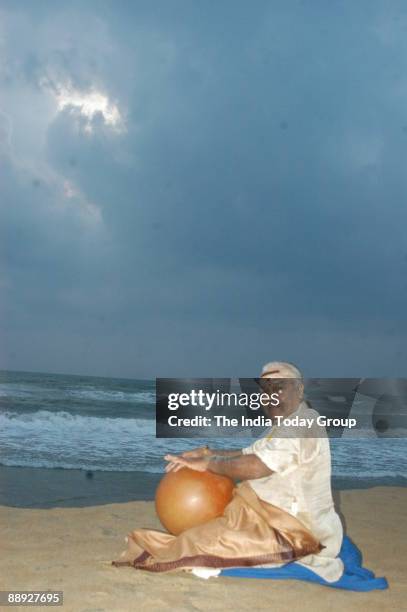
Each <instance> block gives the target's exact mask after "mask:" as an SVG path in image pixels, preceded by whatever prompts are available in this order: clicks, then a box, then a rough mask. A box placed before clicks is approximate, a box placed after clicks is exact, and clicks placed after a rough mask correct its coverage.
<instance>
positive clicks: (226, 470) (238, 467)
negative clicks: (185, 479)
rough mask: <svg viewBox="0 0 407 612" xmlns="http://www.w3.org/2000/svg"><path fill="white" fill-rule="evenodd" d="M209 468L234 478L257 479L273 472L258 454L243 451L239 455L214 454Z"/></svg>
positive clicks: (215, 472)
mask: <svg viewBox="0 0 407 612" xmlns="http://www.w3.org/2000/svg"><path fill="white" fill-rule="evenodd" d="M207 469H208V470H209V471H210V472H213V473H214V474H221V475H223V476H229V478H233V480H255V479H256V478H263V477H264V476H270V475H271V474H272V473H273V471H272V470H270V469H269V468H268V467H267V465H266V464H265V463H263V461H262V460H261V459H259V458H258V457H257V455H252V454H251V455H243V454H242V453H241V452H240V455H239V456H236V455H235V456H225V455H218V454H216V455H212V456H211V457H210V458H209V462H208V467H207Z"/></svg>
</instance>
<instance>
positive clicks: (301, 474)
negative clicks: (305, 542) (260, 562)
mask: <svg viewBox="0 0 407 612" xmlns="http://www.w3.org/2000/svg"><path fill="white" fill-rule="evenodd" d="M287 416H288V418H290V419H292V418H293V417H296V416H298V417H299V418H308V419H312V420H313V425H312V427H311V428H310V429H306V428H304V427H301V428H300V431H299V430H298V429H297V428H295V427H292V426H290V427H286V426H284V425H281V426H279V427H277V426H274V427H273V428H272V429H271V430H268V431H267V432H266V434H265V435H264V436H263V437H262V438H260V439H259V440H256V442H254V444H252V445H251V446H248V447H247V448H244V449H242V452H243V454H254V455H256V456H257V457H259V459H261V461H262V462H263V463H264V464H265V465H266V466H267V467H268V468H270V470H272V471H273V473H272V474H271V475H270V476H265V477H263V478H257V479H256V480H249V481H248V482H249V484H250V485H251V487H252V488H253V490H254V491H255V493H256V494H257V495H258V497H259V498H260V499H262V500H264V501H266V502H268V503H270V504H273V505H274V506H278V507H279V508H281V509H282V510H285V511H286V512H288V513H289V514H291V515H293V516H295V517H296V518H297V519H298V520H299V521H301V522H302V523H303V525H305V527H307V528H308V529H309V530H310V531H311V532H312V533H313V534H314V535H315V537H317V538H318V540H319V541H320V543H321V544H322V545H323V546H325V548H323V549H322V551H321V552H320V553H318V554H316V555H308V556H307V557H303V558H302V559H301V560H300V561H298V562H297V563H300V564H301V565H304V566H305V567H308V568H309V569H312V570H313V571H314V572H316V573H317V574H319V575H320V576H321V577H322V578H324V579H325V580H328V581H329V582H334V581H336V580H338V579H339V578H340V576H341V575H342V573H343V563H342V561H341V560H340V559H339V558H336V557H337V555H338V553H339V551H340V547H341V544H342V537H343V529H342V523H341V520H340V518H339V516H338V514H337V513H336V511H335V508H334V503H333V499H332V490H331V453H330V447H329V440H328V438H327V435H326V431H325V429H324V428H323V427H321V426H319V425H317V422H316V419H317V417H318V416H319V415H318V413H317V412H316V411H315V410H312V409H310V408H308V406H307V404H306V403H305V402H302V403H301V404H300V405H299V407H298V408H297V410H296V411H295V412H293V413H291V414H290V415H287ZM300 436H301V437H300ZM311 436H314V437H311ZM317 436H318V437H317Z"/></svg>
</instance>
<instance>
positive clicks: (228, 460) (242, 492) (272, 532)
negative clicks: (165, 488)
mask: <svg viewBox="0 0 407 612" xmlns="http://www.w3.org/2000/svg"><path fill="white" fill-rule="evenodd" d="M261 385H262V387H263V389H264V391H265V392H267V393H270V394H271V393H273V392H274V393H275V392H278V394H279V398H280V401H279V404H278V406H273V405H270V406H267V407H265V409H264V410H265V412H266V415H267V417H269V418H271V419H274V420H276V419H275V417H277V416H278V415H281V416H283V417H288V416H289V417H290V418H291V417H294V416H299V417H300V418H308V419H309V418H311V419H313V421H314V422H316V417H317V416H318V414H317V413H316V412H315V411H314V410H311V409H310V408H308V406H307V404H306V403H305V402H304V401H303V391H304V386H303V382H302V375H301V373H300V371H299V370H298V369H297V368H296V367H295V366H294V365H292V364H290V363H285V362H271V363H268V364H266V365H265V366H264V368H263V370H262V374H261ZM165 459H166V460H167V461H168V465H167V467H166V471H171V470H178V469H181V468H182V467H184V466H187V467H189V468H192V469H194V470H199V471H205V470H209V471H211V472H213V473H215V474H222V475H225V476H229V477H230V478H233V479H234V480H236V481H238V482H239V483H240V484H239V485H238V486H237V487H236V489H235V495H234V497H233V499H232V501H231V502H230V503H229V504H228V506H227V507H226V509H225V511H224V514H223V516H221V517H219V518H216V519H214V520H212V521H209V522H208V523H206V524H204V525H201V526H199V527H194V528H192V529H188V530H187V531H185V532H183V533H182V534H180V535H179V536H177V537H175V536H172V535H169V534H164V533H161V532H157V531H151V530H135V531H133V532H132V533H130V534H129V536H128V538H127V544H128V548H127V550H126V551H125V552H124V553H122V556H121V558H120V559H119V560H118V561H115V562H114V564H115V565H131V566H133V567H135V568H139V569H145V570H149V571H157V572H161V571H170V570H174V569H180V568H182V569H186V570H187V569H189V570H192V571H197V568H213V569H214V570H216V571H214V573H216V572H219V571H220V569H219V568H226V567H242V566H245V567H247V566H260V567H269V566H273V567H274V566H276V565H277V564H278V565H281V564H284V563H287V562H290V561H297V562H299V563H301V564H302V565H304V566H305V567H308V568H310V569H312V570H313V571H314V572H316V573H318V574H319V575H320V576H321V577H323V578H324V579H325V580H328V581H335V580H338V579H339V578H340V576H341V574H342V572H343V565H342V562H341V561H340V559H339V558H337V555H338V553H339V550H340V547H341V543H342V533H343V532H342V525H341V521H340V519H339V517H338V515H337V513H336V512H335V509H334V504H333V501H332V493H331V460H330V449H329V441H328V439H327V437H326V434H325V431H324V430H323V431H322V430H321V428H320V427H318V428H315V427H313V428H312V429H311V430H308V433H307V434H305V432H301V435H299V432H298V431H293V430H289V428H287V427H285V426H280V427H277V426H273V427H272V429H271V430H268V432H267V433H266V435H265V436H264V437H262V438H260V439H259V440H257V441H256V442H255V443H254V444H252V445H251V446H249V447H247V448H243V449H242V450H231V451H225V450H222V451H220V450H216V451H215V450H210V449H209V448H207V447H205V448H200V449H196V450H193V451H189V452H186V453H184V454H183V455H182V456H175V455H167V456H166V457H165Z"/></svg>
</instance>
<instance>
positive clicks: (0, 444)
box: [0, 371, 407, 486]
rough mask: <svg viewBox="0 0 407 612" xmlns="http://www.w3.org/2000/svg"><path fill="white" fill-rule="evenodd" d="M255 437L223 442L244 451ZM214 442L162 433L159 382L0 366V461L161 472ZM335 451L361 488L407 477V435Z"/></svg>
mask: <svg viewBox="0 0 407 612" xmlns="http://www.w3.org/2000/svg"><path fill="white" fill-rule="evenodd" d="M252 441H253V439H252V438H247V437H246V438H233V439H232V438H228V439H227V440H225V439H224V440H216V445H217V446H218V447H227V448H241V447H242V446H246V445H248V444H250V443H251V442H252ZM206 442H207V440H205V439H202V440H186V439H171V440H165V439H156V438H155V382H154V381H152V380H128V379H119V378H96V377H88V376H67V375H56V374H39V373H24V372H5V371H0V465H3V466H15V467H30V468H48V469H50V470H55V469H61V468H64V469H66V470H77V469H80V470H91V471H93V472H97V471H102V472H109V471H114V472H145V473H160V472H162V470H163V467H164V461H163V455H165V454H166V453H167V452H172V453H177V452H181V451H183V450H185V449H188V448H193V447H195V446H200V445H201V444H204V443H206ZM211 444H213V441H212V442H211ZM331 448H332V463H333V476H334V478H336V479H342V478H344V479H347V480H348V481H349V480H352V481H353V483H354V485H353V486H358V483H360V484H363V482H366V481H370V480H374V481H378V482H379V483H381V484H392V483H394V482H402V481H403V480H404V479H407V452H406V451H407V440H406V439H394V438H393V439H389V438H380V439H378V438H374V439H364V440H363V439H354V440H353V439H346V440H345V439H340V440H331Z"/></svg>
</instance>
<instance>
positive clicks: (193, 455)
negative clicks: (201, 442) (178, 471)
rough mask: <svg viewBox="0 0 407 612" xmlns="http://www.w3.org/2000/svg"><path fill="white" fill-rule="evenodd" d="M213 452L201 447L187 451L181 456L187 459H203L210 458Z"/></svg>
mask: <svg viewBox="0 0 407 612" xmlns="http://www.w3.org/2000/svg"><path fill="white" fill-rule="evenodd" d="M212 454H213V452H212V451H211V449H210V448H208V447H207V446H201V447H200V448H193V449H192V450H189V451H185V453H182V454H181V457H185V459H202V458H203V457H209V456H210V455H212Z"/></svg>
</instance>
